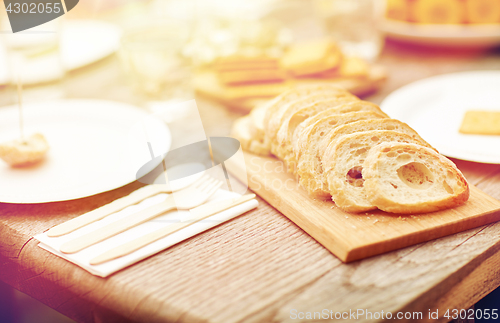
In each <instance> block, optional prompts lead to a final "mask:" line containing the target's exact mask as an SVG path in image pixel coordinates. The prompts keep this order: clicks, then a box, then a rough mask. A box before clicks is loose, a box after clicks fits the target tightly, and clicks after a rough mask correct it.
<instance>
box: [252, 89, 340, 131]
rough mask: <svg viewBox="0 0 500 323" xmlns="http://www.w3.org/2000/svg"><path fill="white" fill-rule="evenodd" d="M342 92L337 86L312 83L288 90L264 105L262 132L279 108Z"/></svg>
mask: <svg viewBox="0 0 500 323" xmlns="http://www.w3.org/2000/svg"><path fill="white" fill-rule="evenodd" d="M343 91H345V90H344V89H342V88H339V87H338V86H333V85H330V84H324V83H323V84H319V83H313V84H308V85H303V86H298V87H294V88H292V89H289V90H287V91H285V92H283V93H281V94H280V95H278V96H277V97H275V98H274V99H272V100H270V101H269V102H268V103H267V104H266V113H265V116H264V125H263V129H262V130H263V131H264V132H265V131H266V129H267V127H268V123H269V121H270V120H271V119H272V117H273V116H274V114H275V113H276V112H277V111H278V110H279V108H280V107H281V106H283V105H285V104H288V103H290V102H292V101H296V100H299V99H302V98H305V97H308V96H310V95H315V94H321V93H338V92H343Z"/></svg>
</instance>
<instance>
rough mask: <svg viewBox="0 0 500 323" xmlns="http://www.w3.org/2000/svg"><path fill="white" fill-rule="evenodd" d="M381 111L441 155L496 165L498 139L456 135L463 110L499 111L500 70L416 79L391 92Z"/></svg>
mask: <svg viewBox="0 0 500 323" xmlns="http://www.w3.org/2000/svg"><path fill="white" fill-rule="evenodd" d="M381 108H382V110H384V111H385V112H386V113H387V114H388V115H389V116H391V117H392V118H395V119H399V120H401V121H403V122H406V123H408V124H409V125H410V126H411V127H412V128H414V129H415V130H416V131H417V132H418V133H419V134H420V135H421V136H422V138H424V139H425V140H426V141H428V142H429V143H430V144H431V145H432V146H434V147H435V148H436V149H437V150H439V152H440V153H442V154H443V155H446V156H449V157H454V158H458V159H464V160H469V161H475V162H480V163H493V164H500V136H488V135H466V134H461V133H459V132H458V130H459V128H460V125H461V123H462V119H463V116H464V113H465V111H467V110H495V111H500V71H475V72H463V73H455V74H446V75H440V76H435V77H431V78H427V79H424V80H420V81H417V82H414V83H411V84H409V85H406V86H404V87H402V88H400V89H398V90H396V91H394V92H393V93H391V94H390V95H389V96H388V97H387V98H386V99H385V100H384V101H383V102H382V104H381Z"/></svg>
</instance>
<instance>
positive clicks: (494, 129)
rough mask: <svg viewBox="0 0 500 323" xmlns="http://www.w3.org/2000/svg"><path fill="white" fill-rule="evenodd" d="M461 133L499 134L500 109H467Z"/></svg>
mask: <svg viewBox="0 0 500 323" xmlns="http://www.w3.org/2000/svg"><path fill="white" fill-rule="evenodd" d="M459 131H460V132H461V133H466V134H476V135H500V111H478V110H469V111H467V112H465V115H464V119H463V120H462V125H461V126H460V130H459Z"/></svg>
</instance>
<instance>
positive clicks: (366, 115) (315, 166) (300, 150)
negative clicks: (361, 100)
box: [294, 111, 386, 198]
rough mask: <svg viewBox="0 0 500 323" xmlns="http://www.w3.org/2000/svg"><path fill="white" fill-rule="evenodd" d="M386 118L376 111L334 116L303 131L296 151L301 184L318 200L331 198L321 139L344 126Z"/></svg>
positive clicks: (319, 121)
mask: <svg viewBox="0 0 500 323" xmlns="http://www.w3.org/2000/svg"><path fill="white" fill-rule="evenodd" d="M379 118H386V115H385V114H381V113H379V112H374V111H357V112H348V113H344V114H334V115H330V116H327V117H324V118H323V119H321V120H318V121H317V122H315V123H314V124H312V125H311V126H309V127H307V128H306V129H304V130H303V131H302V133H301V134H300V136H299V137H298V140H297V142H296V146H295V147H297V149H296V150H294V153H295V158H296V161H297V175H299V183H300V184H301V185H302V187H304V188H305V189H306V190H307V191H308V193H309V194H310V195H311V196H313V197H316V198H325V197H329V196H330V193H329V191H328V188H327V186H326V185H325V183H324V182H323V180H322V176H321V173H322V167H321V158H320V155H321V154H320V151H318V147H319V145H318V143H319V141H320V140H321V138H322V137H323V136H325V135H327V133H328V132H330V131H333V130H334V129H335V128H336V127H339V126H341V125H344V124H348V123H351V122H355V121H358V120H366V119H379Z"/></svg>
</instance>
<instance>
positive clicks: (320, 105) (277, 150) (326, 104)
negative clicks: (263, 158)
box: [271, 97, 361, 159]
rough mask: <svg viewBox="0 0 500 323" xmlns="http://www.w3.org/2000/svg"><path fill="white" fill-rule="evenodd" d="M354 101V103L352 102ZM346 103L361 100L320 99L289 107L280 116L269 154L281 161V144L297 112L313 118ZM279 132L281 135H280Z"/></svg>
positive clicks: (282, 153) (282, 155)
mask: <svg viewBox="0 0 500 323" xmlns="http://www.w3.org/2000/svg"><path fill="white" fill-rule="evenodd" d="M352 100H356V101H352ZM346 102H361V100H358V99H357V98H355V99H354V98H345V97H340V98H337V97H334V98H327V99H321V100H319V101H316V102H313V103H310V104H308V105H305V106H304V105H302V104H293V105H291V106H290V107H288V109H287V111H286V112H285V113H284V114H283V116H282V122H281V126H280V128H279V130H278V133H277V134H276V140H275V141H273V142H272V143H271V152H272V153H273V154H274V155H275V156H277V157H278V158H281V159H283V157H284V150H283V148H285V147H284V146H282V143H284V140H285V139H286V135H287V134H288V126H289V125H291V126H292V127H293V124H290V122H289V121H290V118H291V117H292V116H293V115H294V114H295V113H296V112H298V111H302V112H303V114H305V115H310V116H314V115H316V114H318V113H322V112H324V111H325V110H330V109H332V108H333V107H337V106H340V105H343V104H345V103H346ZM280 132H281V134H280Z"/></svg>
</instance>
